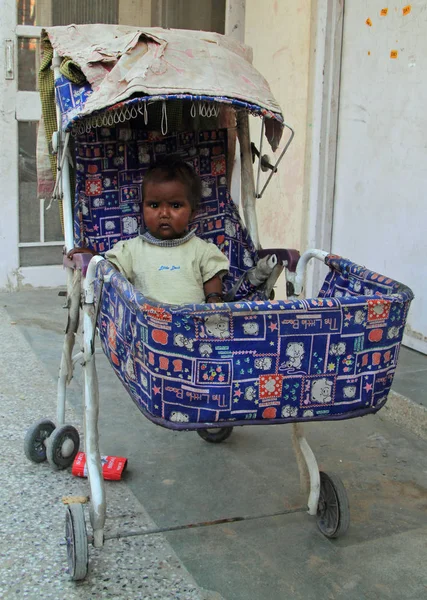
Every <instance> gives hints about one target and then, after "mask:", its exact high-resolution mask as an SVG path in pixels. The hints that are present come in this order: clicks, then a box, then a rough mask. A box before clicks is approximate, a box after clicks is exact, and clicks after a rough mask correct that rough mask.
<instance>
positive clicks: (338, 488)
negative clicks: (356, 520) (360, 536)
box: [317, 471, 350, 538]
mask: <svg viewBox="0 0 427 600" xmlns="http://www.w3.org/2000/svg"><path fill="white" fill-rule="evenodd" d="M349 525H350V506H349V503H348V497H347V492H346V491H345V487H344V484H343V482H342V481H341V479H340V477H338V475H335V474H333V473H330V474H329V475H327V474H326V473H323V472H322V471H320V496H319V505H318V507H317V526H318V528H319V529H320V531H321V532H322V533H323V535H324V536H326V537H327V538H337V537H339V536H340V535H344V534H345V533H346V531H347V529H348V527H349Z"/></svg>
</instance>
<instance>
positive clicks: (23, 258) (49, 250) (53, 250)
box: [19, 246, 62, 267]
mask: <svg viewBox="0 0 427 600" xmlns="http://www.w3.org/2000/svg"><path fill="white" fill-rule="evenodd" d="M61 264H62V246H45V247H40V248H39V247H37V248H19V266H20V267H43V266H45V265H61Z"/></svg>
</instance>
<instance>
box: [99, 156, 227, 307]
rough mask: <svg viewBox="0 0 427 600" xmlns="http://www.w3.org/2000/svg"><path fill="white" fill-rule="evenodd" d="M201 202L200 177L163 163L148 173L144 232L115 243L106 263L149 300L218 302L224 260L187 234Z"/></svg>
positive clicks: (175, 163)
mask: <svg viewBox="0 0 427 600" xmlns="http://www.w3.org/2000/svg"><path fill="white" fill-rule="evenodd" d="M200 196H201V182H200V179H199V177H198V176H197V175H196V173H195V172H194V171H193V169H192V168H191V167H190V166H189V165H187V163H185V162H184V161H182V160H180V159H179V158H176V157H169V158H166V159H164V160H163V161H162V162H159V163H157V164H155V165H154V166H152V167H151V168H150V169H149V170H148V171H147V172H146V174H145V177H144V182H143V187H142V202H143V204H142V210H143V216H144V222H145V226H146V228H147V230H146V231H145V232H144V233H143V234H142V235H139V236H137V237H135V238H132V239H129V240H124V241H122V242H118V243H117V244H115V246H113V248H112V249H111V250H108V252H106V253H105V258H106V259H108V260H109V261H110V262H111V263H112V264H113V266H114V267H115V268H116V269H118V270H119V271H120V272H121V273H122V274H123V275H124V276H125V277H126V278H127V279H128V280H129V281H130V282H131V283H132V284H133V285H134V286H135V287H136V288H137V289H139V290H140V291H141V292H142V293H143V294H144V295H145V296H146V297H147V298H150V299H152V300H155V301H157V302H164V303H169V304H184V303H201V302H222V277H223V276H224V275H225V274H226V273H227V271H228V268H229V263H228V259H227V258H226V257H225V256H224V254H223V253H222V252H221V251H220V250H219V249H218V248H217V247H216V246H215V244H210V243H208V242H205V241H203V240H201V239H200V238H198V237H196V235H195V231H194V230H193V231H189V228H188V224H189V222H190V220H191V218H192V217H193V215H194V213H195V211H196V210H197V208H198V205H199V200H200Z"/></svg>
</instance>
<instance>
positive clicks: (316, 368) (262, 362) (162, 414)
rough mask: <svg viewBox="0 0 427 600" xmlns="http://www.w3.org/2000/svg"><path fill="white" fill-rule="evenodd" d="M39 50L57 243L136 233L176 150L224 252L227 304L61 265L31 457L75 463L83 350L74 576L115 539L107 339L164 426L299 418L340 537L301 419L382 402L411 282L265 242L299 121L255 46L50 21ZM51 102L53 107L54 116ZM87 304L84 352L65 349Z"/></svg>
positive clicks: (328, 483) (203, 429)
mask: <svg viewBox="0 0 427 600" xmlns="http://www.w3.org/2000/svg"><path fill="white" fill-rule="evenodd" d="M42 43H43V50H44V61H43V64H44V65H45V66H46V65H47V66H49V65H50V63H51V62H53V66H54V70H55V94H56V103H57V112H58V123H59V127H58V129H59V131H58V133H57V134H56V135H55V136H54V143H53V145H54V147H56V152H57V163H56V164H57V170H58V176H57V180H56V181H57V183H56V185H55V190H54V195H55V197H57V198H58V199H59V200H60V201H62V203H63V218H64V232H65V251H66V252H67V251H69V250H70V249H71V248H72V247H73V246H80V247H87V248H91V249H93V250H96V251H97V252H98V253H100V254H101V255H102V253H104V252H105V251H107V250H108V249H109V248H110V247H111V246H112V245H114V244H115V243H116V242H117V241H119V240H121V239H126V238H130V237H134V236H135V235H137V234H138V231H139V228H140V227H141V225H142V223H141V183H142V180H143V176H144V173H145V171H146V169H147V168H148V166H149V165H150V164H151V163H152V162H153V161H155V160H157V159H158V158H161V157H162V156H164V155H166V154H178V155H180V156H181V157H182V158H184V159H185V160H186V161H187V162H189V163H190V164H191V165H192V166H193V167H194V169H195V170H196V171H197V172H198V174H199V175H200V177H201V179H202V183H203V197H202V203H201V208H200V211H199V212H198V214H197V216H196V218H195V220H194V223H193V225H194V226H195V227H197V232H198V235H199V236H200V237H201V238H203V239H205V240H207V241H210V242H212V243H215V244H217V245H218V247H219V248H220V249H221V250H222V251H223V252H224V253H226V255H227V257H228V258H229V260H230V272H229V275H228V276H227V277H226V278H225V280H224V292H225V294H226V296H227V298H228V301H227V302H226V303H224V304H209V303H207V304H192V305H190V304H187V305H180V306H174V305H168V304H161V303H157V302H153V301H151V300H149V299H147V298H145V297H144V295H143V293H142V292H140V291H138V290H136V289H135V288H134V287H133V286H132V285H131V284H130V283H129V282H128V281H127V280H126V279H125V278H124V277H123V276H122V275H121V274H120V273H118V272H117V271H115V270H114V269H113V268H112V267H111V265H110V264H109V263H108V262H107V261H106V260H105V259H103V258H102V256H96V257H94V258H92V257H91V256H89V255H87V254H80V255H75V256H74V257H73V259H72V260H70V259H68V258H64V264H65V266H66V268H67V302H68V310H69V319H68V325H67V330H66V334H65V341H64V347H63V352H62V359H61V366H60V373H59V381H58V412H57V423H56V426H55V424H54V423H53V422H52V421H48V420H43V421H40V422H38V423H36V424H35V425H34V426H33V427H32V428H31V429H30V430H29V432H28V433H27V436H26V440H25V451H26V454H27V456H28V458H30V459H31V460H33V461H35V462H41V461H43V460H45V459H46V458H47V460H48V462H49V463H50V464H51V465H52V467H53V468H64V467H67V466H70V465H71V464H72V462H73V460H74V458H75V456H76V453H77V451H78V449H79V443H80V442H79V434H78V432H77V430H76V429H75V428H74V427H72V426H70V425H66V424H65V396H66V386H67V383H69V381H70V380H71V378H72V375H73V368H74V364H75V363H76V361H77V360H79V359H80V358H83V365H84V366H83V369H84V382H85V383H84V388H85V400H84V417H85V419H84V421H85V431H84V442H85V451H86V456H87V469H88V476H89V484H90V490H91V493H90V497H91V506H90V521H91V526H92V529H93V533H92V534H91V536H90V537H89V538H88V535H87V531H86V524H85V517H84V512H83V505H81V504H70V505H68V507H67V512H66V540H67V551H68V562H69V570H70V574H71V577H72V578H73V579H75V580H79V579H83V578H84V577H85V576H86V574H87V569H88V539H89V540H90V541H91V542H92V543H93V545H94V546H95V547H100V546H102V545H103V543H104V540H105V535H104V524H105V515H106V498H105V489H104V482H103V478H102V470H101V457H100V452H99V448H98V429H97V419H98V411H99V404H98V382H97V375H96V367H95V336H96V333H97V332H98V333H99V337H100V341H101V345H102V349H103V351H104V353H105V354H106V356H107V358H108V360H109V362H110V364H111V367H112V369H113V370H114V372H115V373H116V375H117V376H118V377H119V379H120V380H121V382H122V383H123V385H124V387H125V388H126V390H127V391H128V393H129V395H130V396H131V398H132V399H133V401H134V402H135V404H136V405H137V406H138V408H139V409H140V410H141V412H142V413H143V414H144V415H145V416H146V417H147V418H148V419H150V420H151V421H153V422H154V423H156V424H158V425H161V426H163V427H167V428H170V429H175V430H193V429H194V430H196V431H197V433H198V434H199V435H200V436H201V437H202V438H203V439H204V440H206V441H208V442H211V443H219V442H222V441H224V440H226V439H227V438H228V437H229V436H230V435H231V433H232V431H233V428H234V427H236V426H241V425H260V424H263V425H266V424H268V425H270V424H281V423H292V427H293V441H294V448H295V451H296V455H297V462H298V466H299V468H300V473H301V478H302V480H307V479H308V483H309V494H308V502H307V506H305V507H302V508H301V510H304V511H305V510H307V509H308V512H309V514H310V515H314V516H316V518H317V524H318V527H319V528H320V530H321V532H322V533H323V534H324V535H326V536H327V537H330V538H334V537H337V536H339V535H342V534H344V533H345V532H346V530H347V528H348V525H349V506H348V499H347V496H346V492H345V489H344V486H343V484H342V482H341V481H340V479H339V478H338V477H337V476H336V475H327V474H326V473H322V472H319V469H318V466H317V463H316V459H315V457H314V454H313V452H312V450H311V449H310V447H309V445H308V443H307V441H306V439H305V437H304V435H303V431H302V422H304V421H322V420H340V419H348V418H353V417H357V416H363V415H366V414H369V413H375V412H376V411H378V410H379V409H380V408H381V407H382V406H384V404H385V402H386V400H387V394H388V392H389V390H390V387H391V383H392V380H393V375H394V372H395V369H396V364H397V358H398V352H399V348H400V343H401V340H402V335H403V329H404V325H405V321H406V316H407V312H408V309H409V305H410V302H411V300H412V297H413V295H412V292H411V290H410V289H409V288H407V287H406V286H404V285H402V284H400V283H398V282H396V281H394V280H392V279H390V278H388V277H386V276H382V275H380V274H377V273H374V272H372V271H369V270H368V269H366V268H364V267H361V266H358V265H356V264H354V263H352V262H350V261H349V260H346V259H343V258H341V257H338V256H334V255H329V254H328V253H327V252H323V251H321V250H311V251H308V252H306V253H304V254H303V256H302V257H299V253H298V252H297V251H295V250H282V249H281V250H277V249H263V248H262V247H261V244H260V242H259V236H258V229H257V222H256V211H255V201H256V199H257V198H259V197H261V196H262V194H263V193H264V190H265V188H266V186H267V185H268V183H269V181H270V179H271V177H272V176H273V175H274V173H275V172H276V170H277V167H278V163H279V162H280V160H281V159H282V157H283V155H284V153H285V152H286V150H287V148H288V146H289V144H290V142H291V140H292V137H293V130H292V129H291V128H290V127H289V126H288V125H286V124H285V123H284V121H283V117H282V114H281V111H280V108H279V106H278V105H277V103H276V102H275V100H274V98H273V97H272V95H271V92H270V90H269V88H268V85H267V83H266V82H265V80H264V79H263V78H262V77H261V75H260V74H259V73H258V72H257V71H256V70H255V69H254V68H253V67H252V65H251V61H250V58H251V56H250V50H249V49H248V48H247V47H246V46H243V45H241V44H239V43H237V42H235V41H234V40H231V39H228V38H226V37H224V36H221V35H219V34H213V33H206V32H194V31H179V30H162V29H159V28H153V29H150V28H133V27H123V26H110V25H102V27H101V26H97V25H82V26H74V25H73V26H69V27H53V28H49V29H47V30H45V31H44V32H43V39H42ZM49 110H50V112H52V108H51V107H50V109H49V107H47V106H45V105H44V115H45V122H47V120H48V119H47V116H48V114H49ZM249 114H251V115H255V116H258V117H260V118H261V119H262V126H261V140H260V144H259V150H258V149H257V148H256V147H254V145H251V142H250V138H249V126H248V115H249ZM283 130H286V131H287V132H289V135H288V140H287V142H286V144H285V146H284V149H283V151H282V153H281V155H280V157H279V159H278V161H277V162H276V164H275V165H271V164H269V162H268V160H267V159H266V158H265V156H263V154H262V145H263V138H264V135H265V137H266V138H267V140H268V142H269V143H270V145H271V147H272V149H273V151H275V150H276V149H277V148H278V146H279V143H280V140H281V136H282V132H283ZM47 135H48V137H49V131H48V133H47ZM236 145H237V146H238V147H239V148H240V156H241V161H240V162H241V165H240V178H239V180H240V182H241V192H240V193H241V207H242V213H243V220H242V218H241V215H240V212H239V210H238V207H237V206H236V204H234V203H233V200H232V199H231V196H230V189H231V190H233V189H235V190H237V194H238V193H239V185H237V183H238V180H237V181H236V169H233V164H234V163H235V156H236ZM255 158H258V164H257V169H256V171H257V173H256V184H255V181H254V176H253V160H254V159H255ZM237 162H239V161H237ZM70 165H72V169H71V173H70ZM268 171H269V174H268V175H265V173H266V172H268ZM261 181H264V183H263V184H261ZM312 258H315V259H320V260H322V261H323V262H325V264H326V265H327V266H328V267H329V273H328V275H327V276H326V278H325V281H324V283H323V285H322V288H321V289H320V291H319V294H318V297H316V298H312V299H303V298H300V295H301V292H302V282H303V279H304V273H305V269H306V266H307V262H308V261H309V260H310V259H312ZM283 270H284V271H285V275H286V282H287V284H286V286H287V293H288V299H287V300H276V299H274V293H273V288H274V285H275V283H276V281H277V278H278V277H279V275H280V273H281V272H282V271H283ZM80 308H82V312H83V341H82V349H81V350H80V351H78V352H77V354H76V355H74V356H73V347H74V344H75V339H76V334H77V331H78V325H79V315H80ZM285 512H286V511H285ZM288 512H295V511H288ZM232 520H233V519H228V520H227V521H228V522H229V521H232ZM123 535H125V533H124V534H123Z"/></svg>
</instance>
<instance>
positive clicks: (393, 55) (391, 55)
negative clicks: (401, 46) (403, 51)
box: [390, 50, 399, 58]
mask: <svg viewBox="0 0 427 600" xmlns="http://www.w3.org/2000/svg"><path fill="white" fill-rule="evenodd" d="M398 56H399V52H398V51H397V50H392V51H391V52H390V58H397V57H398Z"/></svg>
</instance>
